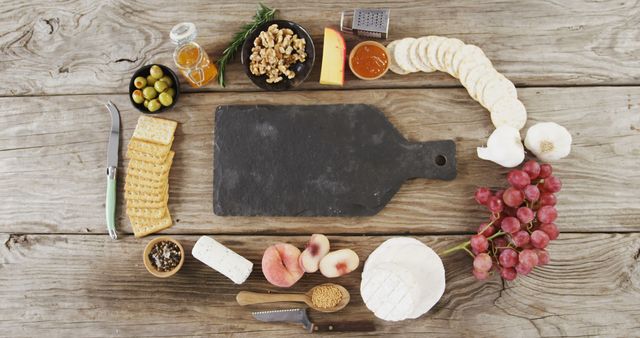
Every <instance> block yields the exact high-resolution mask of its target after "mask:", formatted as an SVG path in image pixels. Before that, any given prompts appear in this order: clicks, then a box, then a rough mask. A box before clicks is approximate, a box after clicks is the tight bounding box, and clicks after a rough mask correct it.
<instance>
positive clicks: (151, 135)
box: [133, 115, 178, 145]
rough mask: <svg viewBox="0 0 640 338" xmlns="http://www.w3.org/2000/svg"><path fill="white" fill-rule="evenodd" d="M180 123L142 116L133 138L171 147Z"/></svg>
mask: <svg viewBox="0 0 640 338" xmlns="http://www.w3.org/2000/svg"><path fill="white" fill-rule="evenodd" d="M177 126H178V122H176V121H171V120H165V119H160V118H157V117H151V116H145V115H142V116H140V118H138V125H137V126H136V129H135V130H134V131H133V137H135V138H137V139H139V140H142V141H148V142H152V143H158V144H164V145H169V144H171V140H172V139H173V133H174V132H175V131H176V127H177Z"/></svg>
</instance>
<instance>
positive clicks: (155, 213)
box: [127, 205, 167, 218]
mask: <svg viewBox="0 0 640 338" xmlns="http://www.w3.org/2000/svg"><path fill="white" fill-rule="evenodd" d="M166 211H167V207H161V208H135V207H130V206H129V205H127V216H129V217H140V218H162V217H164V214H165V213H166Z"/></svg>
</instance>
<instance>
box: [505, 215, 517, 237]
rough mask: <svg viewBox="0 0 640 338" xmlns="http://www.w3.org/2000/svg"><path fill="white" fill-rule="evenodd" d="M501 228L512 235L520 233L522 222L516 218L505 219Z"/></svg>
mask: <svg viewBox="0 0 640 338" xmlns="http://www.w3.org/2000/svg"><path fill="white" fill-rule="evenodd" d="M501 228H502V230H503V231H505V232H508V233H510V234H512V233H515V232H518V231H520V221H518V219H517V218H515V217H505V218H504V219H503V220H502V224H501Z"/></svg>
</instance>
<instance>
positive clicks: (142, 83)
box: [133, 76, 147, 89]
mask: <svg viewBox="0 0 640 338" xmlns="http://www.w3.org/2000/svg"><path fill="white" fill-rule="evenodd" d="M133 85H134V86H136V88H138V89H142V88H144V87H146V86H147V79H145V78H144V77H142V76H138V77H137V78H135V79H134V80H133Z"/></svg>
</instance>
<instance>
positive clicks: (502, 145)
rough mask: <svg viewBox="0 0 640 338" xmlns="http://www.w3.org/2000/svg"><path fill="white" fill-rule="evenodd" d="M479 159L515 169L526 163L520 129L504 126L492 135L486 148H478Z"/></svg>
mask: <svg viewBox="0 0 640 338" xmlns="http://www.w3.org/2000/svg"><path fill="white" fill-rule="evenodd" d="M477 150H478V157H480V158H481V159H483V160H488V161H492V162H495V163H497V164H499V165H501V166H503V167H506V168H513V167H515V166H517V165H518V164H520V163H522V161H524V147H523V146H522V139H521V138H520V132H519V131H518V129H516V128H513V127H510V126H507V125H503V126H500V127H498V128H496V130H494V131H493V133H491V136H489V140H487V147H486V148H478V149H477Z"/></svg>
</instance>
